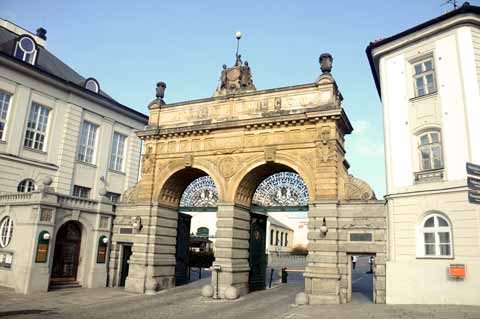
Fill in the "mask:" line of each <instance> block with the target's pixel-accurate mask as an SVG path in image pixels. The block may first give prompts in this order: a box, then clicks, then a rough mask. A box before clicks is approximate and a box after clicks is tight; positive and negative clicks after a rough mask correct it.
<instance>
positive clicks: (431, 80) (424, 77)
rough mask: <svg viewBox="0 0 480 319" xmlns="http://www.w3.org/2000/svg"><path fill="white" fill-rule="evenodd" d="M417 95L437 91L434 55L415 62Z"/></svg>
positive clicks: (414, 78) (414, 74)
mask: <svg viewBox="0 0 480 319" xmlns="http://www.w3.org/2000/svg"><path fill="white" fill-rule="evenodd" d="M413 82H414V86H415V96H416V97H418V96H423V95H426V94H430V93H433V92H436V91H437V87H436V85H435V69H434V66H433V57H430V58H428V59H424V60H422V61H419V62H415V63H413Z"/></svg>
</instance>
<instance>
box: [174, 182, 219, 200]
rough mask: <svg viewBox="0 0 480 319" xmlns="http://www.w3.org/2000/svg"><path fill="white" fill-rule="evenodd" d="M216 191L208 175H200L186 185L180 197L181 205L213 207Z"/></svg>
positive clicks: (216, 197) (216, 195) (216, 196)
mask: <svg viewBox="0 0 480 319" xmlns="http://www.w3.org/2000/svg"><path fill="white" fill-rule="evenodd" d="M217 201H218V191H217V187H216V186H215V182H214V181H213V180H212V178H211V177H210V176H202V177H199V178H197V179H196V180H194V181H193V182H191V183H190V185H188V186H187V188H186V189H185V191H184V192H183V194H182V198H181V199H180V206H181V207H215V206H217Z"/></svg>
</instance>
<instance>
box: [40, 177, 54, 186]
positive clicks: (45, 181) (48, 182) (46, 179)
mask: <svg viewBox="0 0 480 319" xmlns="http://www.w3.org/2000/svg"><path fill="white" fill-rule="evenodd" d="M52 183H53V179H52V177H51V176H45V177H44V178H43V179H42V184H43V185H45V186H50V185H52Z"/></svg>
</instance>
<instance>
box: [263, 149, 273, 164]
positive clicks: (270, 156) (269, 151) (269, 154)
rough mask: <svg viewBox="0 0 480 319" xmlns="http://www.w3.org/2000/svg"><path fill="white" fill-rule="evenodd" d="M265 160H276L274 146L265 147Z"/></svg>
mask: <svg viewBox="0 0 480 319" xmlns="http://www.w3.org/2000/svg"><path fill="white" fill-rule="evenodd" d="M265 162H267V163H269V162H275V149H274V148H273V147H269V148H266V149H265Z"/></svg>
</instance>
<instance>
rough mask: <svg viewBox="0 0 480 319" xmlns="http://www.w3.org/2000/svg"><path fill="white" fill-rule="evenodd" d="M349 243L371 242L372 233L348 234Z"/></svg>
mask: <svg viewBox="0 0 480 319" xmlns="http://www.w3.org/2000/svg"><path fill="white" fill-rule="evenodd" d="M349 241H355V242H359V241H360V242H362V241H363V242H370V243H371V242H373V234H372V233H349Z"/></svg>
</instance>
